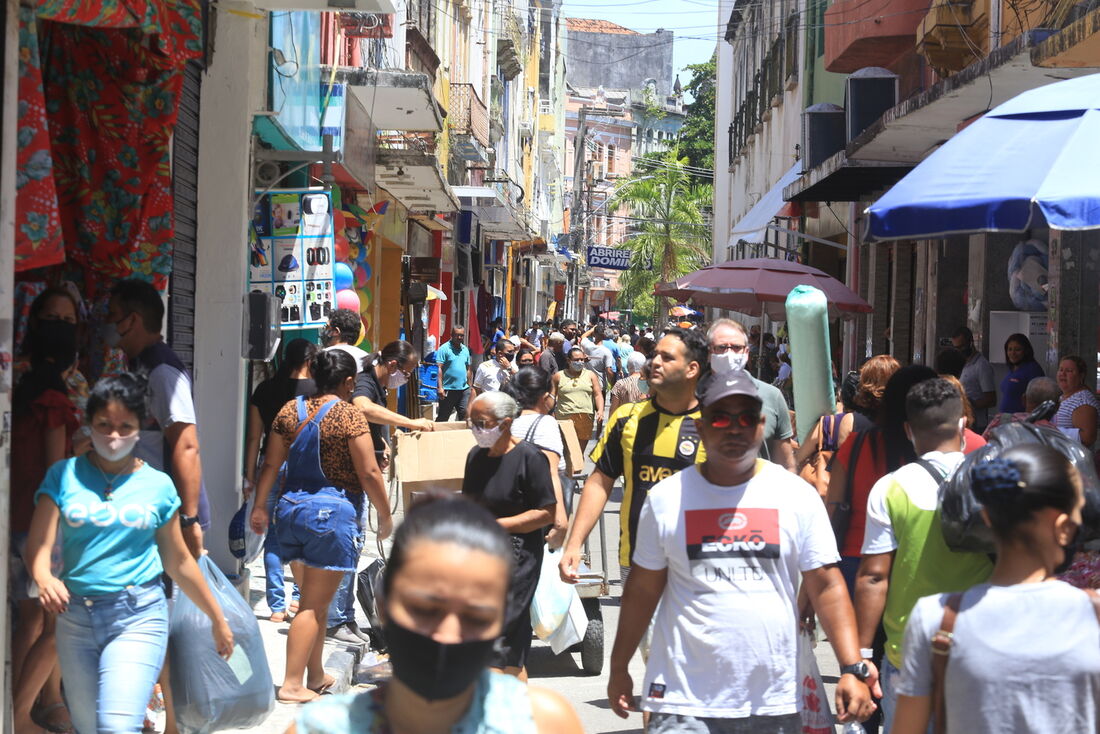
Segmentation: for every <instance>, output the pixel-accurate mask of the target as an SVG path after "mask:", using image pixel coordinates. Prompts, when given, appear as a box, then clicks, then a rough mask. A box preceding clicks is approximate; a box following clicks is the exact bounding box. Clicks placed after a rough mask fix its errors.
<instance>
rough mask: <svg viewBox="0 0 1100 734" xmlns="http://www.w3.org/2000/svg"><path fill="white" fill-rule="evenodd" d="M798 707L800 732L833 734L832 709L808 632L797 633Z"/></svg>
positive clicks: (804, 733) (806, 733) (803, 733)
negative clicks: (800, 719) (800, 718)
mask: <svg viewBox="0 0 1100 734" xmlns="http://www.w3.org/2000/svg"><path fill="white" fill-rule="evenodd" d="M798 708H799V713H800V714H801V716H802V734H833V732H834V729H833V711H832V709H831V708H830V707H829V697H828V695H827V694H826V693H825V684H824V683H823V682H822V680H821V671H819V670H818V669H817V658H816V657H815V656H814V642H813V639H812V638H811V637H810V635H809V633H806V632H800V633H799V634H798Z"/></svg>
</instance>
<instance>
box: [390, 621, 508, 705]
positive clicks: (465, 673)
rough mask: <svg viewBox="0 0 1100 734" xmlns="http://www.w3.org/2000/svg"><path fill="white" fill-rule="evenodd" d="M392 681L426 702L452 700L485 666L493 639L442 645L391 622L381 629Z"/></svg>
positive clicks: (491, 649) (491, 648) (492, 647)
mask: <svg viewBox="0 0 1100 734" xmlns="http://www.w3.org/2000/svg"><path fill="white" fill-rule="evenodd" d="M382 631H383V634H384V635H385V636H386V645H387V647H389V651H390V664H391V665H393V677H394V678H396V679H397V680H399V681H401V682H402V683H404V684H405V685H406V686H408V687H409V689H410V690H412V692H413V693H415V694H416V695H418V696H420V697H422V698H426V699H427V700H429V701H439V700H441V699H444V698H454V697H455V696H457V695H458V694H460V693H462V692H463V691H465V690H466V689H468V688H469V687H470V686H472V685H473V684H474V682H475V681H476V680H477V677H478V676H479V675H481V672H482V671H483V670H485V669H486V668H487V667H488V666H489V657H490V656H491V655H492V654H493V649H494V647H495V645H496V640H495V639H490V640H475V641H474V642H457V643H450V644H444V643H442V642H436V641H435V640H433V639H432V638H431V637H427V636H425V635H422V634H420V633H418V632H413V631H412V630H410V629H406V628H405V627H402V626H400V625H398V624H395V623H394V622H391V621H387V622H386V624H385V626H384V627H383V630H382Z"/></svg>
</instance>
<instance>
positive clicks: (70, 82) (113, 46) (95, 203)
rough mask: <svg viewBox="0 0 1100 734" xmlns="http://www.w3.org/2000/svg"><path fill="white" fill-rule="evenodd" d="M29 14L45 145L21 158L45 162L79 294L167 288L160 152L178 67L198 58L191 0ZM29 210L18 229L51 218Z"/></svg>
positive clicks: (165, 197)
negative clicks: (137, 283) (129, 283)
mask: <svg viewBox="0 0 1100 734" xmlns="http://www.w3.org/2000/svg"><path fill="white" fill-rule="evenodd" d="M34 10H35V12H36V13H37V15H38V18H39V19H40V22H39V24H38V25H39V28H38V40H39V43H40V49H41V79H42V89H43V93H44V98H45V107H46V116H47V118H48V130H49V133H48V134H49V147H48V148H42V147H38V148H37V149H36V150H34V151H33V152H32V153H30V154H31V155H34V154H41V153H40V151H42V150H45V151H46V153H47V154H48V155H49V157H50V159H51V160H52V164H53V180H54V182H55V184H56V193H57V207H58V214H59V217H58V219H59V221H60V226H61V231H62V234H63V237H64V245H65V255H66V258H67V259H68V260H69V261H70V264H73V265H77V266H79V267H80V268H81V269H82V270H83V271H84V273H85V287H86V289H87V292H88V293H95V292H96V291H98V290H99V286H100V285H101V284H109V283H111V282H113V281H114V280H116V279H119V278H127V277H133V276H138V277H143V278H145V279H147V280H150V281H152V282H153V284H154V285H156V286H157V287H159V288H164V287H165V285H166V283H167V276H168V274H169V273H170V272H171V255H172V236H173V231H172V195H171V168H170V165H169V149H168V144H169V140H170V138H171V134H172V130H173V128H174V127H175V122H176V109H177V102H178V99H179V90H180V87H181V85H182V83H183V75H182V69H183V66H184V65H185V64H186V63H187V61H188V60H190V59H194V58H198V57H199V56H201V54H202V40H201V39H202V15H201V8H200V5H199V0H100V2H96V3H88V2H85V1H84V0H39V2H38V3H37V5H36V6H35V9H34ZM23 152H26V151H23ZM34 204H35V206H32V207H30V208H27V209H22V210H20V211H19V212H18V218H19V224H20V225H23V224H25V223H30V222H33V221H34V220H35V218H36V217H38V218H41V217H42V216H46V217H48V216H49V212H48V203H47V202H40V201H36V202H34ZM47 221H49V220H48V219H47ZM28 267H30V266H28Z"/></svg>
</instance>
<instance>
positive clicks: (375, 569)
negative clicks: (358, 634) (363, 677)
mask: <svg viewBox="0 0 1100 734" xmlns="http://www.w3.org/2000/svg"><path fill="white" fill-rule="evenodd" d="M385 573H386V562H385V561H383V560H382V559H381V558H375V559H374V560H373V561H371V564H370V565H369V566H367V567H366V568H364V569H363V570H362V571H360V572H359V573H358V574H357V575H356V578H355V597H356V598H357V599H358V600H359V608H360V609H362V610H363V614H365V615H366V617H367V622H369V623H370V627H369V628H368V629H367V630H365V631H366V633H367V636H368V637H370V647H371V649H372V650H376V651H378V652H383V651H385V649H386V638H385V637H384V636H383V634H382V617H381V615H379V614H378V598H379V597H380V596H381V595H382V576H383V575H384V574H385Z"/></svg>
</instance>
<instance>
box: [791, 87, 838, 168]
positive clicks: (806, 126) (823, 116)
mask: <svg viewBox="0 0 1100 734" xmlns="http://www.w3.org/2000/svg"><path fill="white" fill-rule="evenodd" d="M844 124H845V123H844V108H843V107H841V106H840V105H835V104H831V103H829V102H822V103H821V104H815V105H812V106H810V107H807V108H806V110H805V111H804V112H803V113H802V168H803V170H807V171H808V170H809V169H811V168H816V167H817V166H819V165H821V164H822V163H824V162H825V161H826V160H828V159H829V157H830V156H832V155H833V154H834V153H837V152H839V151H841V150H843V149H844V143H845V137H844V135H845V132H844Z"/></svg>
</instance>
